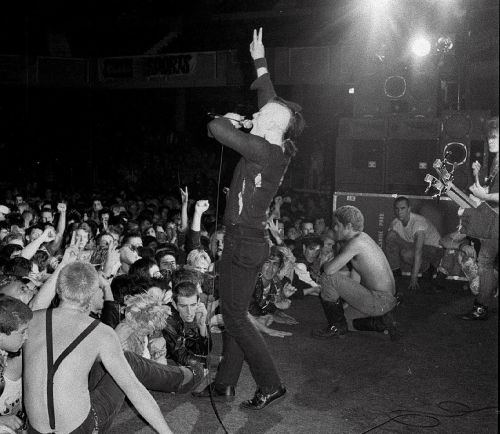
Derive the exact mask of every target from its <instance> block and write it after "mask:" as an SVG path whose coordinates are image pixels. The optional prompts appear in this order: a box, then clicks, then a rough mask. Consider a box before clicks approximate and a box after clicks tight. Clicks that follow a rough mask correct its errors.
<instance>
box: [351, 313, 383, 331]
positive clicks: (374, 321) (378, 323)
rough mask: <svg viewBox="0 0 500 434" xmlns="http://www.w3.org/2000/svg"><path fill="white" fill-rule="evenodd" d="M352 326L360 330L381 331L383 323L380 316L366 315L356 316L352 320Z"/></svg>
mask: <svg viewBox="0 0 500 434" xmlns="http://www.w3.org/2000/svg"><path fill="white" fill-rule="evenodd" d="M352 326H353V327H354V328H355V329H356V330H359V331H360V332H379V333H383V332H384V330H385V324H384V321H383V320H382V317H380V316H368V317H366V318H356V319H354V320H352Z"/></svg>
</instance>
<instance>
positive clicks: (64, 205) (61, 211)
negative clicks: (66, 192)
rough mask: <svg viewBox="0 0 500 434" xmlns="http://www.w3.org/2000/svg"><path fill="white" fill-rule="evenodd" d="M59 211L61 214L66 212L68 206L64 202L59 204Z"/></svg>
mask: <svg viewBox="0 0 500 434" xmlns="http://www.w3.org/2000/svg"><path fill="white" fill-rule="evenodd" d="M57 211H59V212H60V213H63V212H66V204H65V203H64V202H59V203H58V204H57Z"/></svg>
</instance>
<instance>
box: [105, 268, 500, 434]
mask: <svg viewBox="0 0 500 434" xmlns="http://www.w3.org/2000/svg"><path fill="white" fill-rule="evenodd" d="M397 284H398V287H399V288H400V292H401V293H402V296H403V298H402V300H403V301H402V303H401V305H400V306H398V307H397V308H396V309H397V310H396V312H395V316H396V319H397V321H398V322H399V325H400V329H401V333H402V336H401V338H400V339H399V340H397V341H391V340H390V339H389V337H388V336H385V335H383V334H377V333H373V332H350V333H348V334H347V336H346V337H345V338H343V339H332V340H328V341H319V340H316V339H313V338H312V337H311V336H310V332H311V329H313V328H316V327H322V326H324V324H325V319H324V315H323V313H322V309H321V306H320V304H319V300H318V298H317V297H313V296H309V297H306V298H305V299H303V300H297V301H294V302H293V304H292V307H291V308H290V314H291V315H293V316H295V317H296V318H297V319H298V320H299V322H300V324H299V325H295V326H286V325H281V324H277V325H273V327H275V328H279V329H283V330H287V331H291V332H293V336H291V337H286V338H284V339H280V338H275V337H269V336H266V338H265V339H266V342H267V343H268V345H269V347H270V350H271V352H272V354H273V357H274V360H275V361H276V364H277V366H278V368H279V371H280V372H281V375H282V378H283V381H284V383H285V384H286V386H287V388H288V395H287V397H286V399H285V400H284V401H282V402H281V403H279V404H277V405H276V406H271V407H270V408H268V409H265V410H262V411H260V412H251V413H248V412H244V411H241V410H240V409H239V408H238V404H239V402H240V401H242V400H245V399H248V398H249V397H251V396H252V395H253V392H254V383H253V380H252V378H251V376H250V373H249V371H248V369H247V367H246V366H245V368H244V370H243V372H242V375H241V378H240V382H239V384H238V387H237V396H236V400H235V401H234V402H233V403H231V404H225V403H224V404H221V403H217V409H218V412H219V414H220V417H221V418H222V420H223V422H224V425H225V426H226V429H227V431H228V432H229V433H231V434H236V433H238V434H244V433H248V434H259V433H273V434H278V433H279V434H284V433H309V434H316V433H325V434H330V433H339V434H350V433H353V434H361V433H364V432H367V431H368V430H370V429H371V428H373V427H375V426H377V425H379V424H382V423H384V422H385V421H388V420H389V418H390V417H392V416H396V415H397V414H406V413H412V414H413V415H412V416H406V417H403V416H401V417H400V419H399V420H400V422H401V423H397V422H396V421H389V422H388V423H386V424H385V425H383V426H381V427H379V428H377V429H374V430H372V431H370V432H372V433H382V432H390V433H423V432H426V433H433V434H435V433H443V434H444V433H456V434H458V433H464V434H466V433H467V434H470V433H481V434H487V433H497V413H496V411H495V410H494V409H483V410H481V409H482V408H484V407H490V406H497V405H498V305H497V306H495V307H494V309H493V312H492V313H491V315H490V318H489V319H488V320H487V321H479V322H473V323H470V322H465V321H462V320H459V319H457V318H456V315H457V314H459V313H462V312H465V311H466V310H467V309H469V308H470V306H471V305H472V301H473V297H472V296H471V294H470V292H469V291H467V290H464V289H463V285H464V282H460V281H445V282H444V283H442V285H443V286H442V287H441V288H438V289H436V287H435V285H424V287H423V288H422V290H421V291H420V292H418V293H410V292H408V290H407V289H406V288H407V285H408V278H404V277H403V278H400V279H398V281H397ZM496 300H498V299H496ZM154 396H155V398H156V400H157V401H158V403H159V405H160V407H161V409H162V411H163V414H164V415H165V417H166V419H167V421H168V423H169V424H170V427H171V428H172V430H173V432H174V433H223V430H222V428H221V427H220V425H219V423H218V421H217V419H216V417H215V414H214V412H213V409H212V407H211V405H210V401H209V400H200V399H194V398H191V396H190V394H186V395H173V394H162V393H154ZM440 403H442V404H441V408H439V407H438V404H440ZM396 410H402V411H401V413H398V412H395V411H396ZM464 410H472V411H471V412H467V411H464ZM474 410H477V411H474ZM416 413H419V414H421V415H420V416H418V415H415V414H416ZM424 413H425V415H424ZM460 414H461V415H460ZM403 423H404V424H403ZM412 425H413V426H412ZM423 426H427V427H428V428H423ZM110 432H111V433H115V434H125V433H139V432H140V433H149V432H153V431H152V430H151V428H149V427H147V426H146V424H145V423H144V422H143V421H142V420H141V419H140V418H139V417H138V416H137V414H136V413H135V412H134V410H132V409H131V408H130V406H129V405H125V406H124V407H123V409H122V411H121V413H120V414H119V415H118V417H117V419H116V421H115V423H114V425H113V427H112V429H111V430H110Z"/></svg>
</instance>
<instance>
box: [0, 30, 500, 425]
mask: <svg viewBox="0 0 500 434" xmlns="http://www.w3.org/2000/svg"><path fill="white" fill-rule="evenodd" d="M250 53H251V55H252V58H253V60H254V64H255V67H256V71H257V77H258V78H257V80H256V81H255V82H254V86H255V87H254V88H255V89H257V90H258V92H259V109H260V111H259V112H258V113H257V114H256V115H254V119H253V125H252V126H251V128H252V131H251V132H250V134H248V133H244V132H242V131H239V130H240V128H241V126H242V125H243V121H244V120H243V118H240V117H239V115H237V114H235V113H230V114H228V115H226V116H225V117H222V118H220V119H214V120H213V121H212V122H210V124H209V128H208V129H209V133H210V134H211V135H212V136H213V137H214V138H215V139H216V140H218V141H220V142H221V143H222V144H223V145H225V146H228V147H231V148H232V149H234V150H236V151H237V152H238V153H239V154H240V155H241V156H242V159H241V160H240V162H239V163H238V166H237V167H236V169H235V173H234V176H233V181H232V183H231V187H230V188H229V189H228V190H227V191H226V192H225V198H224V199H225V203H226V212H225V216H224V220H222V219H219V216H218V212H217V209H216V208H217V207H216V204H215V203H213V201H209V200H207V198H204V197H197V198H195V199H193V198H192V197H190V194H189V189H188V188H187V187H184V188H181V189H180V190H179V192H178V195H177V196H171V195H168V196H167V195H164V196H158V197H151V195H145V196H144V197H141V196H139V195H137V194H136V195H134V196H128V195H127V194H126V193H125V192H124V191H121V192H119V193H117V194H115V195H110V196H107V195H94V196H93V197H89V198H88V199H87V200H88V201H87V202H86V201H85V197H84V196H83V195H79V194H76V193H75V194H73V195H67V196H66V197H63V196H62V195H61V194H60V193H59V192H56V191H52V190H46V191H45V193H44V197H42V198H41V197H39V196H37V195H35V194H33V192H28V191H22V190H20V189H18V190H15V191H10V192H9V194H6V195H5V196H3V197H1V198H0V356H1V357H0V432H15V431H16V430H23V429H27V430H28V432H33V433H37V432H41V433H48V432H55V431H56V430H57V432H82V433H84V432H97V431H103V432H105V431H106V429H108V428H109V427H110V426H111V424H112V423H113V418H114V417H115V416H116V414H117V413H118V412H119V410H120V408H121V405H122V403H123V401H124V399H125V397H127V398H128V399H129V400H130V402H131V403H132V404H133V405H134V406H135V408H136V409H137V410H138V412H139V413H140V414H141V415H142V416H143V417H144V419H145V420H146V421H147V422H148V423H149V424H150V425H151V426H152V427H153V428H154V429H155V430H157V431H158V432H161V433H167V432H171V431H170V428H169V427H168V425H167V423H166V422H165V419H164V417H163V415H162V414H161V411H160V409H159V407H158V405H157V404H156V402H155V401H154V399H153V397H152V396H151V394H150V393H149V391H150V390H154V391H163V392H176V393H188V392H192V395H193V397H196V398H204V397H210V396H211V397H212V398H214V399H220V400H227V401H231V400H233V399H234V397H235V387H236V385H237V382H238V378H239V376H240V372H241V368H242V365H243V362H244V361H246V362H247V363H248V365H249V367H250V371H251V373H252V376H253V377H254V379H255V381H256V383H257V391H256V393H255V396H254V397H253V398H251V399H250V400H248V401H244V402H243V403H242V405H241V406H242V408H244V409H250V410H260V409H262V408H264V407H266V406H267V405H269V404H271V403H273V402H275V401H277V400H279V399H281V398H282V397H284V396H285V394H286V388H285V386H284V384H283V383H282V380H281V378H280V376H279V374H278V372H277V370H276V368H275V366H274V363H273V361H272V358H271V357H270V355H269V352H268V351H267V348H266V343H265V340H264V339H263V337H262V335H263V334H267V335H269V336H272V337H279V338H284V337H286V336H288V335H290V334H291V333H290V332H287V331H282V330H280V329H279V327H278V326H276V324H287V325H296V324H298V322H297V320H296V319H295V318H294V317H293V316H292V315H290V314H289V313H287V310H288V309H289V307H290V306H291V304H292V303H300V300H301V299H303V298H304V297H306V296H311V297H317V298H318V307H319V306H321V307H322V309H323V311H324V314H325V317H326V321H327V325H326V327H325V328H322V329H319V330H313V331H312V333H311V334H312V337H313V338H317V339H331V338H338V337H341V336H343V335H345V334H346V333H348V332H349V331H354V330H362V331H374V332H384V333H388V334H389V335H391V337H394V336H395V335H396V333H397V330H396V323H395V321H394V317H393V315H392V313H393V311H394V308H395V307H396V306H397V304H398V296H397V292H396V290H397V288H396V281H395V276H396V277H397V276H398V275H399V273H400V272H401V270H402V269H404V266H405V265H404V264H406V267H407V269H408V270H410V285H409V289H410V290H416V289H418V287H419V278H426V277H429V278H433V277H435V275H436V274H439V272H441V274H443V273H444V274H446V272H447V269H446V267H445V266H444V265H443V262H442V259H443V253H444V251H445V250H446V246H444V245H443V240H442V239H441V238H440V235H439V233H437V231H436V230H435V228H433V226H432V224H431V223H430V222H428V221H427V220H426V219H425V217H423V216H419V215H418V214H414V213H412V212H411V204H410V202H409V200H408V199H407V198H405V197H399V198H397V199H396V201H395V203H394V209H395V216H396V218H395V220H394V221H393V223H392V224H391V226H390V230H389V232H388V234H387V238H386V249H385V251H383V250H382V248H381V247H380V246H379V245H378V244H377V243H376V242H375V241H374V240H373V239H372V238H371V237H370V236H369V235H368V234H366V233H365V232H364V216H363V214H362V212H361V211H360V210H359V209H358V208H356V207H354V206H343V207H340V208H338V209H337V210H335V211H333V214H332V215H328V214H325V213H322V212H321V211H320V208H319V207H318V206H317V205H315V202H314V200H313V199H312V198H311V200H310V201H309V202H308V203H307V204H305V206H304V205H301V203H300V201H298V200H296V198H295V197H294V196H293V195H292V196H290V195H280V194H278V188H279V184H280V180H281V179H282V176H283V173H284V172H285V170H286V167H287V165H288V163H289V159H290V158H291V156H293V153H294V140H295V138H296V136H297V135H298V134H300V131H301V128H302V127H303V121H302V120H301V115H300V106H298V105H295V104H294V103H291V102H289V101H285V100H281V99H279V98H277V97H276V95H275V93H274V89H273V87H272V84H271V82H270V80H269V74H268V72H267V64H266V62H265V57H264V48H263V44H262V30H259V31H258V32H257V31H254V35H253V41H252V44H251V46H250ZM270 119H272V121H270ZM493 140H496V152H497V157H496V160H495V161H496V163H494V164H496V173H492V176H493V178H492V180H493V181H492V184H491V185H492V186H493V187H492V188H491V189H490V192H489V193H487V192H486V191H485V192H483V191H479V190H478V189H476V192H477V193H478V194H477V195H478V197H479V196H480V195H481V194H482V193H484V194H493V195H494V194H496V196H494V197H493V196H492V197H489V196H488V198H486V197H484V198H485V199H487V200H490V201H492V202H493V203H496V206H497V209H498V120H497V124H496V139H493ZM493 148H494V146H493ZM492 152H495V151H494V149H493V150H492ZM492 170H493V169H492ZM495 179H496V181H495ZM249 180H251V183H250V181H249ZM495 182H496V184H495ZM495 185H496V187H495ZM495 188H496V191H495ZM458 238H459V239H460V241H457V242H458V243H459V249H460V250H461V251H462V252H463V253H464V255H466V254H467V255H469V256H470V255H473V253H472V252H471V251H470V247H471V245H470V241H469V240H468V239H466V238H465V237H458ZM458 238H457V239H458ZM484 245H486V246H489V244H488V242H486V243H484ZM488 249H489V250H488V251H487V254H486V253H484V252H483V247H482V248H481V250H480V253H479V258H480V260H479V278H480V288H486V289H484V291H483V292H485V291H486V292H487V294H486V295H487V296H488V297H489V296H491V293H492V292H493V290H492V289H491V287H492V285H491V284H489V283H488V282H490V281H492V279H491V278H490V277H491V276H490V275H491V274H492V272H493V262H494V260H491V261H490V259H491V256H492V255H493V254H496V253H495V252H493V253H492V248H488ZM472 250H474V249H473V248H472ZM481 252H483V253H481ZM481 258H483V259H481ZM485 258H486V259H485ZM488 261H489V262H488ZM426 272H427V274H426ZM422 275H423V276H422ZM485 276H486V277H485ZM488 285H489V286H488ZM479 294H482V292H481V290H480V291H479ZM486 295H485V296H486ZM480 300H481V302H476V304H475V305H474V309H475V311H474V312H475V314H474V315H475V316H474V315H472V314H471V315H469V316H468V318H467V319H484V318H485V315H482V314H480V312H479V311H478V306H482V307H483V308H484V304H479V303H486V301H483V299H480ZM483 311H484V309H483ZM464 319H465V318H464ZM218 336H219V337H222V341H223V351H222V353H221V354H218V357H216V360H217V361H218V362H220V364H219V366H218V370H217V375H216V377H215V379H214V380H213V382H211V383H209V380H208V379H207V374H208V368H209V367H210V366H209V356H210V353H211V351H212V349H213V348H214V341H215V340H217V337H218ZM212 360H213V359H212ZM204 382H205V383H207V385H206V387H205V388H201V387H200V386H204Z"/></svg>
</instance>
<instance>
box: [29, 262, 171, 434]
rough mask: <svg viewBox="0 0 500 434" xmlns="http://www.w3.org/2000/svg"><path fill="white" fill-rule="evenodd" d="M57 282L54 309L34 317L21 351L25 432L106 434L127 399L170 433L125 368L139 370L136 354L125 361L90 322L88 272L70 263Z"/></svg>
mask: <svg viewBox="0 0 500 434" xmlns="http://www.w3.org/2000/svg"><path fill="white" fill-rule="evenodd" d="M56 285H57V293H58V295H59V298H60V299H61V302H60V304H59V306H58V307H57V308H55V309H47V310H39V311H36V312H35V313H34V317H33V320H32V321H31V323H30V326H29V334H30V339H29V340H28V341H27V342H26V344H25V347H24V350H23V355H24V374H23V379H24V389H25V392H26V393H25V406H26V412H27V414H28V418H29V421H30V425H31V427H30V431H29V432H32V433H46V432H82V433H84V432H93V430H96V431H99V432H101V431H102V432H105V431H106V430H107V429H109V427H110V426H111V424H112V422H113V417H114V415H115V414H116V413H117V412H118V410H119V409H120V407H121V405H122V403H123V400H124V398H125V396H127V397H128V398H129V400H130V401H131V402H132V404H133V405H134V406H135V408H136V409H137V410H138V412H139V413H140V414H141V415H142V416H143V417H144V418H145V420H146V421H147V422H148V423H149V424H150V425H151V426H152V427H153V428H154V429H155V430H156V431H158V432H161V433H170V432H171V431H170V429H169V427H168V425H167V423H166V422H165V419H164V418H163V415H162V413H161V411H160V408H159V407H158V404H156V402H155V400H154V399H153V397H152V396H151V394H150V393H149V392H148V391H147V389H146V387H145V386H143V384H142V383H141V382H140V381H139V380H138V379H137V377H136V376H135V375H134V370H133V369H132V366H134V369H135V370H138V371H140V369H141V366H142V365H141V362H140V359H139V356H136V355H135V354H133V353H129V352H128V353H127V356H125V354H124V353H123V351H122V348H121V345H120V340H119V338H118V336H117V334H116V333H115V332H114V330H113V329H112V328H111V327H108V326H106V325H104V324H102V323H101V322H100V321H99V320H97V319H96V320H93V319H92V318H91V317H89V308H90V304H91V300H92V297H93V296H94V295H95V294H96V293H97V291H99V290H100V289H99V278H98V275H97V272H96V270H95V269H94V267H93V266H92V265H90V264H88V263H83V262H73V263H70V264H68V265H66V266H65V267H64V268H62V270H61V271H60V273H59V276H58V279H57V283H56ZM98 359H100V360H101V361H102V364H103V366H104V368H105V369H106V371H107V372H105V371H103V370H102V368H100V365H99V364H96V362H97V360H98ZM40 360H47V364H43V363H42V364H41V363H40ZM127 362H128V363H127ZM89 374H90V378H89Z"/></svg>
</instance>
